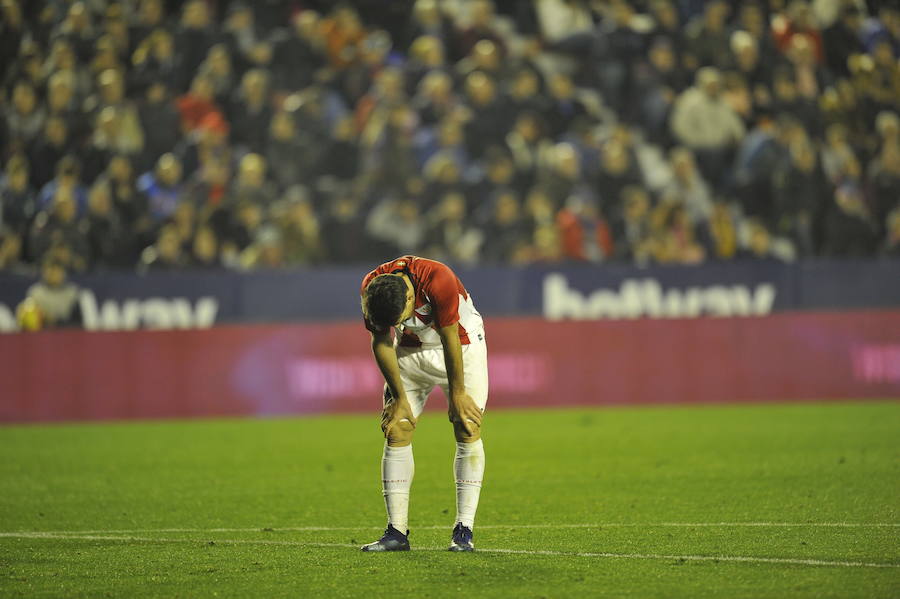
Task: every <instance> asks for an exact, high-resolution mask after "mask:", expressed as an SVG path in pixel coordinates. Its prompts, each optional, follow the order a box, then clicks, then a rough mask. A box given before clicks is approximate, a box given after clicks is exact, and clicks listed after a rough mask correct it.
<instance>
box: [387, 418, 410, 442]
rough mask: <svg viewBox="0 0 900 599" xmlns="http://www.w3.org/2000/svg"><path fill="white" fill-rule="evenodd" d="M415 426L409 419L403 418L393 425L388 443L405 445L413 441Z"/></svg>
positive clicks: (388, 435)
mask: <svg viewBox="0 0 900 599" xmlns="http://www.w3.org/2000/svg"><path fill="white" fill-rule="evenodd" d="M414 430H415V427H414V426H413V425H412V423H411V422H410V421H409V420H401V421H400V422H398V423H397V424H395V425H394V426H392V427H391V429H390V430H389V431H388V434H387V442H388V445H392V446H403V445H409V444H410V443H411V442H412V437H413V431H414Z"/></svg>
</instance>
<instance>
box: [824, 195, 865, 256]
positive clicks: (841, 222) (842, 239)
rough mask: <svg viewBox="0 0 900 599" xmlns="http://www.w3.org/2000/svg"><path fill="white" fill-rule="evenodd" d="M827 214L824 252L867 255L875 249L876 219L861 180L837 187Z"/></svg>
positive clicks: (827, 254) (825, 253)
mask: <svg viewBox="0 0 900 599" xmlns="http://www.w3.org/2000/svg"><path fill="white" fill-rule="evenodd" d="M825 218H826V220H825V238H824V243H823V247H822V253H823V254H824V255H826V256H832V257H833V256H852V257H866V256H872V255H873V254H874V253H875V250H876V248H877V239H878V238H877V233H876V228H875V223H874V222H873V220H872V217H871V215H870V214H869V211H868V208H867V207H866V204H865V202H864V200H863V195H862V190H861V189H860V188H859V186H858V185H857V184H855V183H853V182H848V183H847V184H845V185H840V186H839V187H838V188H837V189H835V190H834V201H833V203H832V205H831V206H830V207H829V209H828V214H827V216H826V217H825Z"/></svg>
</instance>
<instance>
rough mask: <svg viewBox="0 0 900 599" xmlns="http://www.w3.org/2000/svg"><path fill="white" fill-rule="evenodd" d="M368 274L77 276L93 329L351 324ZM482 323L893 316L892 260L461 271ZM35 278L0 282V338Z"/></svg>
mask: <svg viewBox="0 0 900 599" xmlns="http://www.w3.org/2000/svg"><path fill="white" fill-rule="evenodd" d="M369 268H371V265H369V266H368V267H344V268H329V269H315V270H294V271H274V272H272V271H270V272H252V273H234V272H206V271H204V272H174V273H149V274H146V275H136V274H132V273H105V274H103V273H101V274H93V275H88V276H83V277H77V278H75V281H76V282H77V283H79V284H80V285H81V286H82V288H83V292H82V294H81V301H80V305H81V311H82V314H83V317H84V323H85V327H86V328H88V329H90V330H132V329H137V328H150V329H186V328H205V327H210V326H212V325H214V324H225V323H246V322H281V321H316V322H322V321H334V320H342V319H343V320H346V319H349V318H358V316H359V299H358V292H359V284H360V281H361V279H362V277H363V275H364V274H365V273H366V272H367V270H368V269H369ZM458 272H459V273H460V276H461V278H462V280H463V281H464V282H465V284H466V288H467V289H468V290H469V292H470V293H472V295H473V296H474V297H475V300H476V305H477V306H478V309H479V310H480V311H481V313H482V314H484V315H485V316H544V317H545V318H548V319H588V320H591V319H603V318H641V317H647V318H655V317H665V318H686V317H693V316H701V315H713V316H749V315H762V314H769V313H772V312H782V311H787V310H819V309H837V308H840V309H853V308H877V307H881V308H887V307H895V308H896V307H900V261H898V260H868V261H865V260H856V261H853V260H848V261H804V262H798V263H795V264H781V263H777V262H766V261H763V262H729V263H710V264H705V265H702V266H689V267H648V268H639V267H636V266H632V265H620V264H604V265H601V266H596V265H565V266H554V267H549V266H529V267H523V268H500V267H496V268H495V267H478V268H461V269H458ZM33 282H34V279H33V278H29V277H22V276H15V275H9V274H0V331H7V332H9V331H13V330H15V329H16V321H15V317H14V313H15V307H16V306H17V305H18V303H19V302H21V301H22V299H23V298H24V297H25V293H26V291H27V289H28V286H29V285H31V284H32V283H33Z"/></svg>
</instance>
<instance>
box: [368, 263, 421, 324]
mask: <svg viewBox="0 0 900 599" xmlns="http://www.w3.org/2000/svg"><path fill="white" fill-rule="evenodd" d="M362 306H363V314H365V317H366V318H367V319H368V321H369V322H370V323H372V324H374V325H375V326H378V327H391V326H394V325H396V324H398V323H400V322H403V321H404V320H406V319H407V318H409V317H410V316H411V315H412V310H413V307H414V295H413V291H412V289H411V286H410V285H409V284H407V282H406V279H405V278H404V277H403V275H392V274H385V275H378V276H377V277H375V278H374V279H372V281H371V282H370V283H369V284H368V286H366V291H365V293H364V294H363V298H362Z"/></svg>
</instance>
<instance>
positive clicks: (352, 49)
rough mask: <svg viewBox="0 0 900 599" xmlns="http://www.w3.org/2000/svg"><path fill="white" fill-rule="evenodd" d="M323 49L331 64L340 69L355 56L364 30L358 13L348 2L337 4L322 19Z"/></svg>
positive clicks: (363, 35)
mask: <svg viewBox="0 0 900 599" xmlns="http://www.w3.org/2000/svg"><path fill="white" fill-rule="evenodd" d="M321 31H322V35H323V37H324V42H325V50H326V52H327V55H328V59H329V61H330V62H331V65H332V66H333V67H334V68H336V69H338V70H340V69H342V68H344V67H346V66H347V65H349V64H350V63H352V62H353V61H354V60H356V58H357V53H358V45H359V44H360V42H362V40H363V39H364V38H365V35H366V32H365V28H364V27H363V24H362V23H361V22H360V20H359V14H358V13H357V12H356V10H355V9H354V8H353V7H351V6H350V5H348V4H339V5H338V6H337V7H336V8H335V9H334V10H333V11H332V13H331V14H330V15H329V16H328V17H326V18H325V19H323V20H322V26H321Z"/></svg>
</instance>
